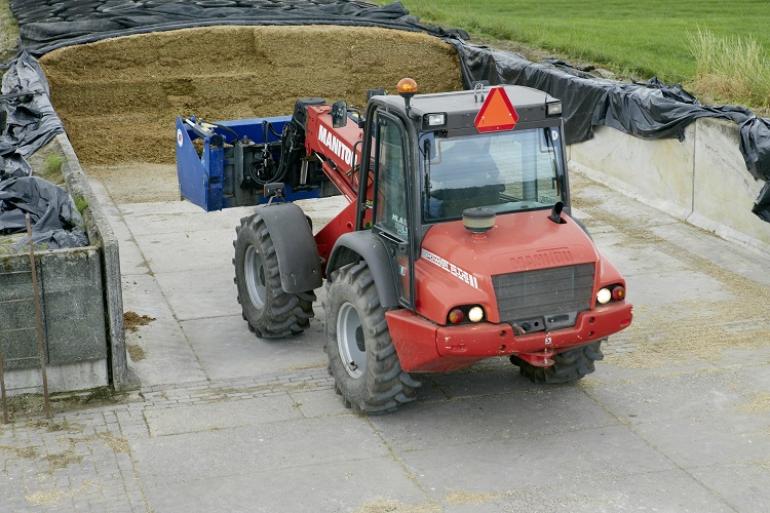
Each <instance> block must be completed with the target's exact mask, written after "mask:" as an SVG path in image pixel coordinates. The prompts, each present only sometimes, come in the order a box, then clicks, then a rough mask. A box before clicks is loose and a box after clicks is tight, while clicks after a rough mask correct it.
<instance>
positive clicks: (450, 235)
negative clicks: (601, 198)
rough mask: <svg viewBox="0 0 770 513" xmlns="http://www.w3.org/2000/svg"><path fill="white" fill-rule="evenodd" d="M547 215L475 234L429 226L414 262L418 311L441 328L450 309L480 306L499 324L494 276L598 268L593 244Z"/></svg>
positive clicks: (504, 219)
mask: <svg viewBox="0 0 770 513" xmlns="http://www.w3.org/2000/svg"><path fill="white" fill-rule="evenodd" d="M548 214H549V211H548V210H537V211H531V212H519V213H514V214H505V215H498V216H497V219H496V225H495V226H494V227H493V228H492V229H490V230H489V231H487V232H486V233H484V234H481V235H479V234H473V233H471V232H470V231H468V230H467V229H466V228H465V227H464V226H463V223H462V221H451V222H447V223H440V224H436V225H433V226H432V227H431V228H430V229H429V230H428V231H427V233H426V235H425V237H424V238H423V242H422V248H421V252H420V255H419V258H418V259H417V261H416V262H415V273H416V277H417V283H418V288H417V292H418V293H417V298H416V299H417V303H416V306H417V310H418V312H419V313H421V314H422V315H424V316H426V317H428V318H430V319H432V320H434V321H435V322H443V321H444V319H445V318H446V314H447V312H448V309H450V308H452V307H454V306H458V305H462V304H481V305H482V306H484V307H485V310H486V311H487V312H488V318H489V320H490V321H492V322H499V319H498V318H497V308H496V305H495V294H494V288H493V286H492V276H494V275H498V274H507V273H513V272H522V271H533V270H537V269H545V268H551V267H562V266H566V265H574V264H585V263H596V262H599V261H600V258H601V257H600V255H599V253H598V252H597V250H596V247H595V246H594V243H593V241H592V240H591V239H590V237H588V235H587V234H586V233H585V231H583V229H582V228H581V227H580V226H579V225H578V224H577V223H576V222H575V221H574V220H573V219H572V218H571V217H569V216H568V215H566V214H564V213H563V214H562V217H563V218H564V220H565V221H566V222H565V223H563V224H557V223H554V222H553V221H551V220H550V219H549V218H548Z"/></svg>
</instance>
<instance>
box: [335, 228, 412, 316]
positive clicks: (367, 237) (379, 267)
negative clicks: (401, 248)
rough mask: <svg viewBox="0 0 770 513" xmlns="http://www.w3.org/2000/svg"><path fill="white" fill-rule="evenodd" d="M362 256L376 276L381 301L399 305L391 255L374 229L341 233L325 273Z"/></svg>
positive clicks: (388, 304) (387, 306)
mask: <svg viewBox="0 0 770 513" xmlns="http://www.w3.org/2000/svg"><path fill="white" fill-rule="evenodd" d="M361 259H363V260H364V261H365V262H366V265H368V266H369V271H370V272H371V273H372V277H373V278H374V284H375V286H376V287H377V294H378V295H379V296H380V304H381V305H382V306H383V307H384V308H393V307H395V306H398V294H397V292H396V283H395V281H394V278H393V271H392V268H391V262H390V257H389V256H388V250H387V249H386V248H385V244H383V242H382V241H381V240H380V239H379V238H378V237H377V236H376V235H375V234H374V233H372V232H371V231H369V230H363V231H358V232H350V233H346V234H345V235H342V236H341V237H340V238H339V239H337V242H336V243H335V244H334V248H333V249H332V252H331V255H329V263H328V264H327V265H326V276H331V274H332V271H334V270H335V269H339V268H340V267H342V266H343V265H347V264H351V263H354V262H358V261H359V260H361Z"/></svg>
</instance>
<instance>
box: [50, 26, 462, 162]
mask: <svg viewBox="0 0 770 513" xmlns="http://www.w3.org/2000/svg"><path fill="white" fill-rule="evenodd" d="M41 64H42V65H43V67H44V69H45V72H46V75H47V77H48V81H49V82H50V84H51V89H52V96H53V103H54V105H55V106H56V109H57V112H58V113H59V115H60V116H61V118H62V120H63V121H64V124H65V126H66V129H67V134H68V135H69V137H70V140H71V141H72V144H73V146H74V147H75V150H76V152H77V154H78V156H79V157H80V159H81V160H83V161H84V162H85V163H87V164H113V163H118V162H152V163H163V162H173V160H174V157H175V154H174V120H175V117H176V116H178V115H183V114H196V115H198V116H202V117H204V118H207V119H210V120H212V121H213V120H222V119H235V118H244V117H253V116H274V115H283V114H291V112H292V111H293V107H294V103H295V101H296V99H297V98H300V97H308V96H316V97H325V98H326V99H328V100H337V99H345V100H347V101H348V102H351V103H353V104H355V105H359V106H360V105H364V104H365V102H366V91H367V90H369V89H371V88H376V87H386V88H390V89H393V87H395V84H396V82H398V80H399V79H401V78H403V77H405V76H411V77H412V78H414V79H416V80H417V82H418V84H420V87H421V90H422V91H424V92H435V91H448V90H458V89H462V83H461V75H460V68H459V60H458V57H457V54H456V52H455V50H454V48H453V47H452V46H450V45H448V44H446V43H444V42H442V41H441V40H439V39H437V38H435V37H432V36H428V35H425V34H420V33H411V32H403V31H396V30H387V29H377V28H367V27H328V26H327V27H321V26H305V27H207V28H195V29H184V30H177V31H172V32H160V33H154V34H144V35H138V36H128V37H123V38H117V39H110V40H105V41H100V42H97V43H92V44H88V45H81V46H75V47H69V48H62V49H59V50H55V51H53V52H51V53H49V54H48V55H46V56H45V57H43V58H42V59H41Z"/></svg>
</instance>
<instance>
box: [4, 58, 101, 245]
mask: <svg viewBox="0 0 770 513" xmlns="http://www.w3.org/2000/svg"><path fill="white" fill-rule="evenodd" d="M0 93H1V95H0V109H3V110H4V111H5V112H6V113H7V117H8V119H7V127H6V130H5V132H4V133H2V134H0V235H8V234H14V233H23V232H26V222H25V215H26V214H29V215H30V220H31V223H32V239H33V241H34V242H35V243H36V244H39V245H43V246H45V247H47V248H49V249H56V248H65V247H79V246H86V245H88V238H87V237H86V235H85V232H84V231H83V219H82V217H81V216H80V213H79V212H78V211H77V209H75V206H74V204H73V202H72V198H71V197H70V195H69V194H68V193H67V192H66V191H65V190H64V189H62V188H61V187H58V186H56V185H54V184H52V183H50V182H47V181H45V180H43V179H41V178H37V177H32V176H29V175H31V174H32V168H31V167H30V165H29V163H27V161H26V159H25V157H27V156H29V155H31V154H32V153H34V152H35V151H37V150H38V149H40V148H41V147H43V146H45V145H46V144H47V143H48V142H49V141H50V140H51V139H52V138H53V137H54V136H55V135H56V134H58V133H60V132H62V131H63V128H62V123H61V120H60V119H59V117H58V116H57V115H56V112H55V111H54V109H53V106H52V105H51V102H50V99H49V90H48V83H47V82H46V80H45V75H44V73H43V71H42V69H41V68H40V66H39V65H38V63H37V61H36V60H35V59H34V58H33V57H32V56H31V55H29V54H27V53H26V52H22V53H20V54H19V55H18V56H17V58H16V59H14V60H13V61H11V63H10V66H9V67H8V70H7V71H6V73H5V75H4V76H3V81H2V88H1V89H0ZM26 243H28V241H27V240H26V238H25V239H23V240H22V241H21V242H19V243H18V244H17V246H20V247H21V246H23V245H24V244H26Z"/></svg>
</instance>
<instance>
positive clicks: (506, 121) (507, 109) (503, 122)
mask: <svg viewBox="0 0 770 513" xmlns="http://www.w3.org/2000/svg"><path fill="white" fill-rule="evenodd" d="M518 122H519V113H518V112H516V109H515V108H514V107H513V105H511V100H509V99H508V95H507V94H506V93H505V89H503V88H502V87H493V88H491V89H490V90H489V94H488V95H487V99H486V101H484V105H482V106H481V110H479V113H478V114H477V115H476V121H474V123H473V124H474V125H475V126H476V130H478V131H479V132H497V131H499V130H513V127H515V126H516V123H518Z"/></svg>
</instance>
